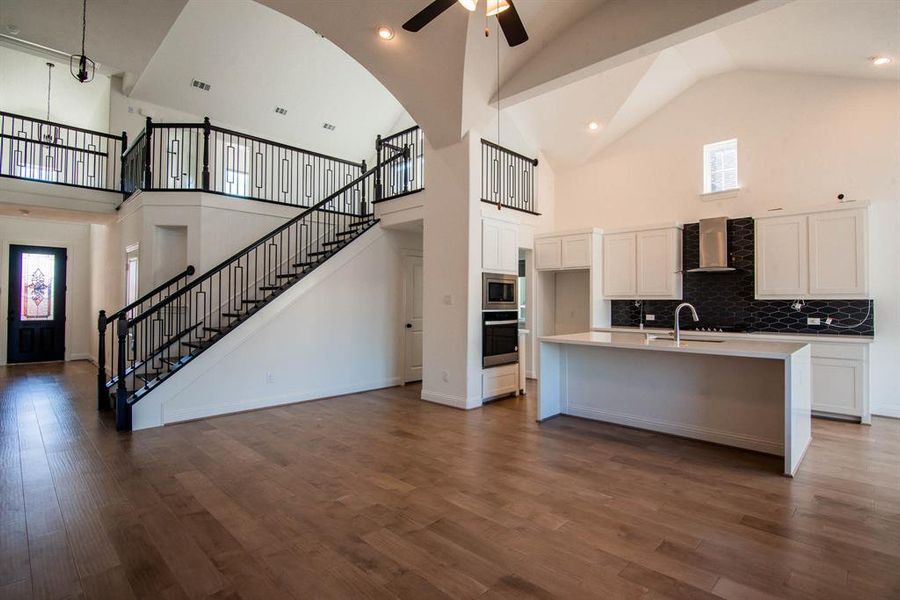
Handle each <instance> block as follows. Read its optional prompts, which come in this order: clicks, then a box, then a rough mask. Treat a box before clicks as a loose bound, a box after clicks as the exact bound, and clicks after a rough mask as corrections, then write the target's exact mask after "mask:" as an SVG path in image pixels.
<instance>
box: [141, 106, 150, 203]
mask: <svg viewBox="0 0 900 600" xmlns="http://www.w3.org/2000/svg"><path fill="white" fill-rule="evenodd" d="M152 163H153V119H151V118H150V117H147V121H146V124H145V126H144V185H143V186H141V189H144V190H151V189H153V185H152V184H153V172H152V167H151V165H152Z"/></svg>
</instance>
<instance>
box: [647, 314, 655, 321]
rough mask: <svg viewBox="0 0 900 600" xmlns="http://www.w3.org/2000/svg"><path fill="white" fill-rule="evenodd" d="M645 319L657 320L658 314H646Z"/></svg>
mask: <svg viewBox="0 0 900 600" xmlns="http://www.w3.org/2000/svg"><path fill="white" fill-rule="evenodd" d="M644 320H645V321H655V320H656V315H644Z"/></svg>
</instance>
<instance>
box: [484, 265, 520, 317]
mask: <svg viewBox="0 0 900 600" xmlns="http://www.w3.org/2000/svg"><path fill="white" fill-rule="evenodd" d="M517 281H518V278H517V277H516V276H515V275H506V274H503V273H485V274H484V275H483V276H482V284H481V308H482V310H518V308H519V305H518V303H517V301H516V299H517V298H518V295H517V294H516V282H517Z"/></svg>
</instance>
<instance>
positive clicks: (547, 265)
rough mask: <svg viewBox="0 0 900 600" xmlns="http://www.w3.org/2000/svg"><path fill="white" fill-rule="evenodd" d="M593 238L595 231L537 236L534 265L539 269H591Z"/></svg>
mask: <svg viewBox="0 0 900 600" xmlns="http://www.w3.org/2000/svg"><path fill="white" fill-rule="evenodd" d="M593 238H594V234H593V233H572V234H565V235H552V236H542V237H537V238H535V240H534V267H535V268H536V269H537V270H538V271H559V270H563V269H590V268H591V257H592V254H593V252H592V249H593V243H594V242H593Z"/></svg>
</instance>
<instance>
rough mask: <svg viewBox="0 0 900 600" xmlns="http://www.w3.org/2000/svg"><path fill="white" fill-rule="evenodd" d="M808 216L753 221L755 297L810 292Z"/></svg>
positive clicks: (789, 296) (800, 295) (799, 296)
mask: <svg viewBox="0 0 900 600" xmlns="http://www.w3.org/2000/svg"><path fill="white" fill-rule="evenodd" d="M808 265H809V247H808V245H807V217H806V216H805V215H801V216H791V217H776V218H770V219H758V220H757V221H756V296H757V298H802V297H805V296H806V295H807V294H808V293H809V270H808V268H809V267H808Z"/></svg>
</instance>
